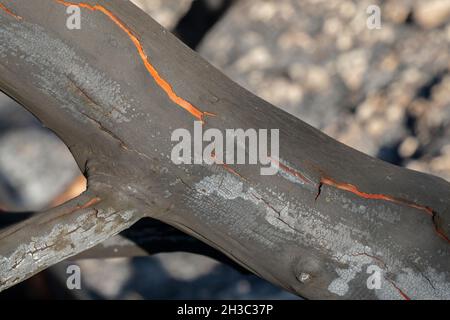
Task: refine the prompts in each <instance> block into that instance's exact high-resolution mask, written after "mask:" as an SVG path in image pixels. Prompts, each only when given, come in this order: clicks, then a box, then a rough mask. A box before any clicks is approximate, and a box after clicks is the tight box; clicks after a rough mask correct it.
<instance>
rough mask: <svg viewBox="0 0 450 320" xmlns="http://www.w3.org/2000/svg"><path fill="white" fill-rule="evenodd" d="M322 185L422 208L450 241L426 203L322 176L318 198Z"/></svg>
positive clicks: (439, 232)
mask: <svg viewBox="0 0 450 320" xmlns="http://www.w3.org/2000/svg"><path fill="white" fill-rule="evenodd" d="M322 185H328V186H331V187H334V188H337V189H340V190H344V191H348V192H351V193H353V194H355V195H357V196H358V197H361V198H365V199H373V200H384V201H388V202H393V203H396V204H400V205H405V206H408V207H411V208H414V209H418V210H421V211H423V212H425V213H426V214H427V215H429V216H430V217H431V218H432V222H433V226H434V230H435V232H436V233H437V234H438V235H439V236H440V237H441V238H442V239H444V240H445V241H447V242H449V243H450V239H449V238H448V237H447V236H446V235H445V234H444V232H443V231H442V230H441V229H440V228H439V226H438V223H437V221H436V212H435V211H434V210H433V209H432V208H430V207H427V206H424V205H420V204H417V203H415V202H412V201H409V200H406V199H401V198H396V197H392V196H389V195H385V194H380V193H366V192H363V191H361V190H359V189H358V188H357V187H356V186H354V185H352V184H350V183H341V182H337V181H335V180H333V179H331V178H326V177H325V178H321V179H320V183H319V191H318V193H317V196H316V199H317V198H318V197H319V195H320V191H321V187H322Z"/></svg>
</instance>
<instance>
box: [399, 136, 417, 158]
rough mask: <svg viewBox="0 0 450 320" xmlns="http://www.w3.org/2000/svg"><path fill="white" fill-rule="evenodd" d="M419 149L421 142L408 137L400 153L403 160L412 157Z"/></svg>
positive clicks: (401, 145) (400, 148)
mask: <svg viewBox="0 0 450 320" xmlns="http://www.w3.org/2000/svg"><path fill="white" fill-rule="evenodd" d="M418 148H419V141H418V140H417V138H415V137H408V138H406V139H405V140H403V142H402V143H401V144H400V147H399V148H398V152H399V154H400V156H402V157H403V158H409V157H411V156H412V155H413V154H414V153H415V152H416V151H417V149H418Z"/></svg>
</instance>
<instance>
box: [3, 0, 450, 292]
mask: <svg viewBox="0 0 450 320" xmlns="http://www.w3.org/2000/svg"><path fill="white" fill-rule="evenodd" d="M3 2H4V3H5V4H6V5H7V7H8V9H9V10H11V11H12V12H14V13H17V14H20V16H21V17H23V19H22V20H20V21H19V20H17V19H13V17H12V16H11V15H10V14H9V13H7V12H6V11H5V10H4V9H3V10H0V89H1V90H2V91H5V92H6V93H7V94H8V95H10V96H12V97H13V98H15V99H16V100H17V101H19V102H20V103H21V104H23V105H24V107H26V108H27V109H28V110H29V111H31V112H32V113H33V114H35V115H36V116H37V117H38V118H39V119H40V120H41V121H42V122H43V123H44V124H45V126H46V127H48V128H50V129H52V130H53V131H54V132H56V133H57V134H58V136H59V137H61V139H62V140H63V141H64V142H65V143H66V145H68V146H69V148H70V150H71V152H72V153H73V155H74V157H75V160H76V161H77V163H78V165H79V167H80V168H81V169H82V171H83V172H86V175H87V178H88V185H89V188H88V190H89V191H88V194H85V195H83V196H82V198H79V199H77V200H74V201H73V202H71V203H69V204H67V205H64V206H62V207H59V208H57V209H53V210H50V211H49V212H46V213H43V214H39V215H37V216H36V217H32V218H31V220H26V221H24V222H23V223H20V224H18V225H14V226H12V227H10V228H9V229H7V230H4V231H3V232H1V233H0V290H2V289H5V288H7V287H9V286H11V285H14V284H15V283H18V282H20V281H21V280H23V279H25V278H27V277H29V276H31V275H33V274H35V273H37V272H39V271H40V270H42V269H43V268H46V267H48V266H50V265H52V264H54V263H57V262H58V261H61V260H62V259H65V258H67V257H69V256H71V255H75V254H79V253H81V252H82V251H84V250H86V249H88V248H90V247H92V246H94V245H96V244H99V243H100V242H102V241H103V240H106V239H108V238H110V237H112V236H114V235H115V234H117V233H118V232H120V231H121V230H123V229H126V228H128V227H129V226H130V225H131V224H133V223H134V222H135V221H136V220H138V219H139V218H141V217H144V216H148V217H151V218H155V219H158V220H160V221H162V222H163V223H167V224H169V225H171V226H174V227H176V228H178V229H179V230H181V231H183V232H185V233H188V234H189V235H191V236H194V237H196V238H198V239H199V240H201V241H203V242H205V243H206V244H207V245H209V246H211V247H213V248H215V249H217V250H219V251H221V252H222V253H223V254H224V255H226V256H227V257H228V258H230V259H232V260H233V261H235V262H236V263H238V264H239V265H241V266H242V267H244V268H246V269H248V270H249V271H251V272H253V273H255V274H257V275H259V276H261V277H263V278H265V279H267V280H268V281H271V282H272V283H274V284H276V285H279V286H281V287H283V288H285V289H286V290H289V291H291V292H293V293H295V294H298V295H300V296H303V297H306V298H309V299H317V298H321V299H351V298H356V299H450V263H449V261H450V246H449V245H448V244H449V243H448V241H445V240H448V235H449V232H450V211H449V210H450V184H449V183H448V182H446V181H444V180H442V179H440V178H437V177H434V176H431V175H427V174H422V173H418V172H415V171H412V170H407V169H404V168H400V167H396V166H393V165H390V164H388V163H385V162H383V161H380V160H378V159H374V158H371V157H368V156H366V155H364V154H362V153H360V152H358V151H355V150H354V149H351V148H349V147H347V146H345V145H343V144H341V143H339V142H337V141H335V140H333V139H331V138H330V137H328V136H326V135H324V134H323V133H321V132H320V131H318V130H316V129H314V128H312V127H310V126H308V125H307V124H305V123H304V122H302V121H301V120H299V119H296V118H295V117H293V116H291V115H289V114H287V113H285V112H283V111H282V110H280V109H278V108H276V107H274V106H272V105H270V104H268V103H267V102H265V101H264V100H262V99H260V98H258V97H256V96H254V95H252V94H251V93H249V92H248V91H246V90H244V89H242V88H241V87H239V86H238V85H237V84H236V83H234V82H232V81H230V80H229V79H228V78H227V77H226V76H224V75H223V74H222V73H220V72H219V71H218V70H217V69H215V68H213V67H212V66H211V65H209V64H208V63H207V62H205V61H204V60H202V59H201V58H200V57H199V56H198V55H197V54H196V53H194V52H193V51H191V50H189V49H188V48H186V46H184V45H183V44H181V43H180V42H179V41H178V40H177V39H176V38H175V37H174V36H172V35H171V34H169V33H167V32H166V31H165V30H164V29H162V27H161V26H159V25H158V24H157V23H156V22H154V21H153V20H152V19H151V18H150V17H149V16H147V15H146V14H145V13H143V12H142V11H140V10H139V9H138V8H136V7H135V6H134V5H132V4H131V3H129V2H127V1H123V0H95V1H94V0H92V1H88V0H86V1H84V2H82V3H81V5H80V4H78V5H80V6H82V7H83V8H85V9H86V10H89V11H99V12H100V13H102V14H90V15H89V18H88V19H84V20H83V28H82V29H81V30H77V31H71V30H68V29H67V28H65V23H66V14H65V12H63V11H61V7H62V5H65V6H67V5H69V4H74V5H77V3H75V1H70V2H67V1H59V2H58V1H55V0H33V1H29V0H14V1H8V2H5V1H3ZM106 8H107V9H106ZM104 16H106V17H107V18H108V19H105V17H104ZM111 21H112V22H114V25H112V22H111ZM115 26H118V28H116V27H115ZM127 26H130V27H131V26H132V27H133V31H131V29H129V28H128V27H127ZM112 27H113V28H112ZM94 31H95V32H94ZM124 33H125V35H124ZM137 34H139V38H138V37H137V36H136V35H137ZM105 35H107V36H105ZM130 39H131V42H132V43H130ZM143 48H145V51H144V49H143ZM136 49H137V50H138V53H139V56H140V58H141V59H124V58H123V57H124V56H133V57H134V56H135V55H136ZM99 57H101V58H99ZM148 57H151V58H152V63H153V64H151V63H150V61H149V60H148ZM141 60H142V61H141ZM142 63H144V65H145V67H146V70H145V73H143V72H142V70H143V69H142ZM154 66H161V70H164V79H163V78H161V76H159V75H158V72H157V71H156V70H155V68H154ZM147 73H149V74H150V75H151V76H152V79H154V80H155V82H156V83H157V85H158V86H155V90H156V92H154V93H155V94H149V84H148V82H147V81H143V79H144V80H148V74H147ZM172 85H173V86H174V87H175V86H176V90H177V93H175V92H174V91H173V90H172ZM152 87H153V86H152ZM160 88H161V89H163V90H160ZM160 91H161V94H159V93H160ZM167 97H169V98H170V101H172V102H175V101H176V102H179V103H177V105H178V106H180V107H183V108H184V109H186V111H188V112H190V114H191V115H193V116H194V118H195V119H199V120H203V119H204V118H205V116H206V115H209V113H206V112H203V111H200V110H199V109H197V108H195V107H194V109H191V106H194V105H196V104H199V105H202V106H203V107H204V108H205V110H209V111H212V112H214V113H216V114H220V117H217V119H215V120H214V127H215V128H217V129H218V130H226V129H227V128H244V129H248V128H253V129H259V128H278V129H279V141H280V150H279V151H280V153H279V157H278V159H276V160H274V161H275V162H274V161H272V164H273V165H278V167H279V168H280V170H278V173H277V174H276V175H273V176H261V175H260V171H259V166H257V165H239V166H233V167H232V168H231V167H228V166H226V165H184V164H182V165H175V164H174V163H173V162H172V161H171V159H170V155H171V151H172V142H171V140H170V138H171V133H172V132H173V129H175V128H185V127H186V126H187V123H186V114H185V113H184V112H179V111H180V110H179V109H178V108H167V103H169V99H167ZM180 97H183V98H180ZM174 100H175V101H174ZM188 100H189V101H192V102H194V103H193V104H190V103H189V102H187V101H188ZM183 101H184V102H183ZM130 150H131V151H133V152H129V151H130ZM325 173H326V174H325ZM325 186H327V187H325ZM100 199H101V201H100ZM418 210H419V211H421V212H424V213H426V214H417V211H418ZM430 217H431V218H432V219H430ZM436 232H437V233H438V234H440V235H441V237H437V236H436ZM168 237H170V234H169V235H168ZM168 240H169V241H170V239H168ZM171 250H173V247H172V249H171ZM180 250H185V248H184V247H183V248H180ZM94 252H95V251H94ZM373 266H376V267H377V269H379V272H380V274H379V277H380V288H379V289H376V290H373V289H371V288H369V287H371V286H368V280H369V277H370V276H371V274H370V272H369V271H370V270H373V268H372V267H373ZM368 272H369V273H368Z"/></svg>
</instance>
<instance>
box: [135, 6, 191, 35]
mask: <svg viewBox="0 0 450 320" xmlns="http://www.w3.org/2000/svg"><path fill="white" fill-rule="evenodd" d="M192 1H194V0H131V2H133V3H134V4H135V5H136V6H138V7H139V8H140V9H141V10H143V11H145V12H146V13H147V14H148V15H150V16H151V17H152V18H153V19H155V20H156V21H157V22H158V23H159V24H161V25H162V26H163V27H165V28H166V29H169V30H173V28H175V26H176V25H177V23H178V21H179V20H180V19H181V18H182V17H183V16H184V14H185V13H186V12H187V11H188V10H189V7H190V6H191V4H192Z"/></svg>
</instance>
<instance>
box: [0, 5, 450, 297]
mask: <svg viewBox="0 0 450 320" xmlns="http://www.w3.org/2000/svg"><path fill="white" fill-rule="evenodd" d="M133 2H135V3H136V4H138V5H139V6H140V7H141V8H142V9H144V10H145V11H146V12H148V13H149V14H151V15H152V16H153V17H154V18H155V19H156V20H158V21H159V22H160V23H162V24H163V25H164V26H166V27H167V28H169V29H170V30H174V31H175V32H176V34H178V35H179V36H180V37H181V38H182V39H183V40H184V41H186V42H187V43H188V44H189V45H190V46H191V47H195V48H196V49H197V51H198V52H199V53H200V54H201V55H202V56H203V57H205V58H206V59H207V60H209V61H210V62H211V63H213V64H214V65H215V66H216V67H218V68H219V69H221V70H222V71H223V72H224V73H226V74H227V75H228V76H230V77H231V78H232V79H233V80H235V81H236V82H238V83H240V84H241V85H242V86H244V87H246V88H247V89H248V90H250V91H252V92H254V93H255V94H257V95H259V96H261V97H263V98H264V99H266V100H268V101H269V102H271V103H273V104H274V105H276V106H278V107H280V108H282V109H284V110H286V111H288V112H290V113H292V114H293V115H295V116H297V117H299V118H301V119H303V120H304V121H306V122H308V123H309V124H311V125H313V126H315V127H317V128H319V129H321V130H323V131H325V132H326V133H328V134H329V135H331V136H332V137H334V138H336V139H338V140H340V141H342V142H344V143H346V144H348V145H350V146H352V147H354V148H356V149H359V150H361V151H363V152H365V153H368V154H370V155H372V156H376V157H379V158H381V159H384V160H386V161H390V162H392V163H395V164H398V165H401V166H406V167H409V168H412V169H415V170H419V171H424V172H429V173H432V174H435V175H438V176H440V177H443V178H444V179H447V180H450V123H449V122H450V94H449V92H450V54H449V52H450V51H449V45H450V0H429V1H419V0H386V1H376V0H370V1H366V0H360V1H350V0H234V1H231V0H230V1H226V0H204V1H203V0H196V1H194V2H193V1H192V0H183V1H179V0H177V1H175V0H170V1H169V0H133ZM193 3H194V4H195V12H194V11H193V9H190V8H191V5H192V8H194V5H193ZM370 5H378V6H379V7H380V8H381V28H380V29H369V28H368V27H367V23H366V22H367V18H368V16H369V15H368V13H367V11H366V10H367V8H368V7H369V6H370ZM216 20H217V21H216ZM189 21H191V24H189V23H188V22H189ZM192 21H194V22H192ZM202 21H203V22H204V23H203V25H202V23H201V22H202ZM186 24H189V25H190V27H185V25H186ZM192 24H194V25H195V28H194V27H192ZM186 28H187V29H188V30H187V29H186ZM194 31H195V32H194ZM206 31H208V32H206ZM78 175H79V171H78V169H77V168H76V165H75V164H74V162H73V159H72V158H71V156H70V154H69V152H68V151H67V149H66V148H65V146H64V145H62V144H61V142H59V140H58V139H57V138H56V137H55V136H54V135H53V134H51V133H49V132H48V131H47V130H45V129H43V128H42V127H40V126H39V124H38V123H37V122H36V121H35V120H34V119H33V118H32V117H31V116H30V115H29V114H27V113H26V112H24V111H23V110H22V108H21V107H20V106H18V105H16V104H15V103H13V102H12V101H10V100H9V99H7V98H6V97H0V204H1V206H2V207H5V208H16V209H17V208H19V209H22V210H27V209H28V210H35V209H39V208H43V207H46V206H50V205H52V204H54V203H55V198H57V197H58V195H60V194H61V193H63V192H64V191H66V190H67V188H68V187H70V185H71V184H73V181H74V179H75V177H76V176H78ZM77 263H78V264H79V265H80V266H81V268H82V272H83V281H84V282H83V285H84V288H85V290H83V291H82V292H80V293H79V295H78V297H82V298H99V299H102V298H106V299H109V298H292V296H291V295H289V294H287V293H285V292H283V291H282V290H279V289H277V288H274V287H273V286H271V285H270V284H268V283H267V282H265V281H263V280H260V279H258V278H257V277H254V276H245V275H241V274H239V273H238V272H236V271H234V270H232V269H231V268H229V267H227V266H224V265H222V264H219V263H217V262H215V261H213V260H211V259H209V258H204V257H200V256H196V255H191V254H186V253H173V254H163V255H157V256H155V257H151V258H139V259H133V260H128V259H115V260H105V261H96V260H86V261H77ZM65 266H66V263H63V264H60V265H59V266H57V267H55V268H54V269H53V270H54V273H55V274H57V275H59V276H58V277H60V278H61V279H62V278H64V270H65V269H64V268H65Z"/></svg>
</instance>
